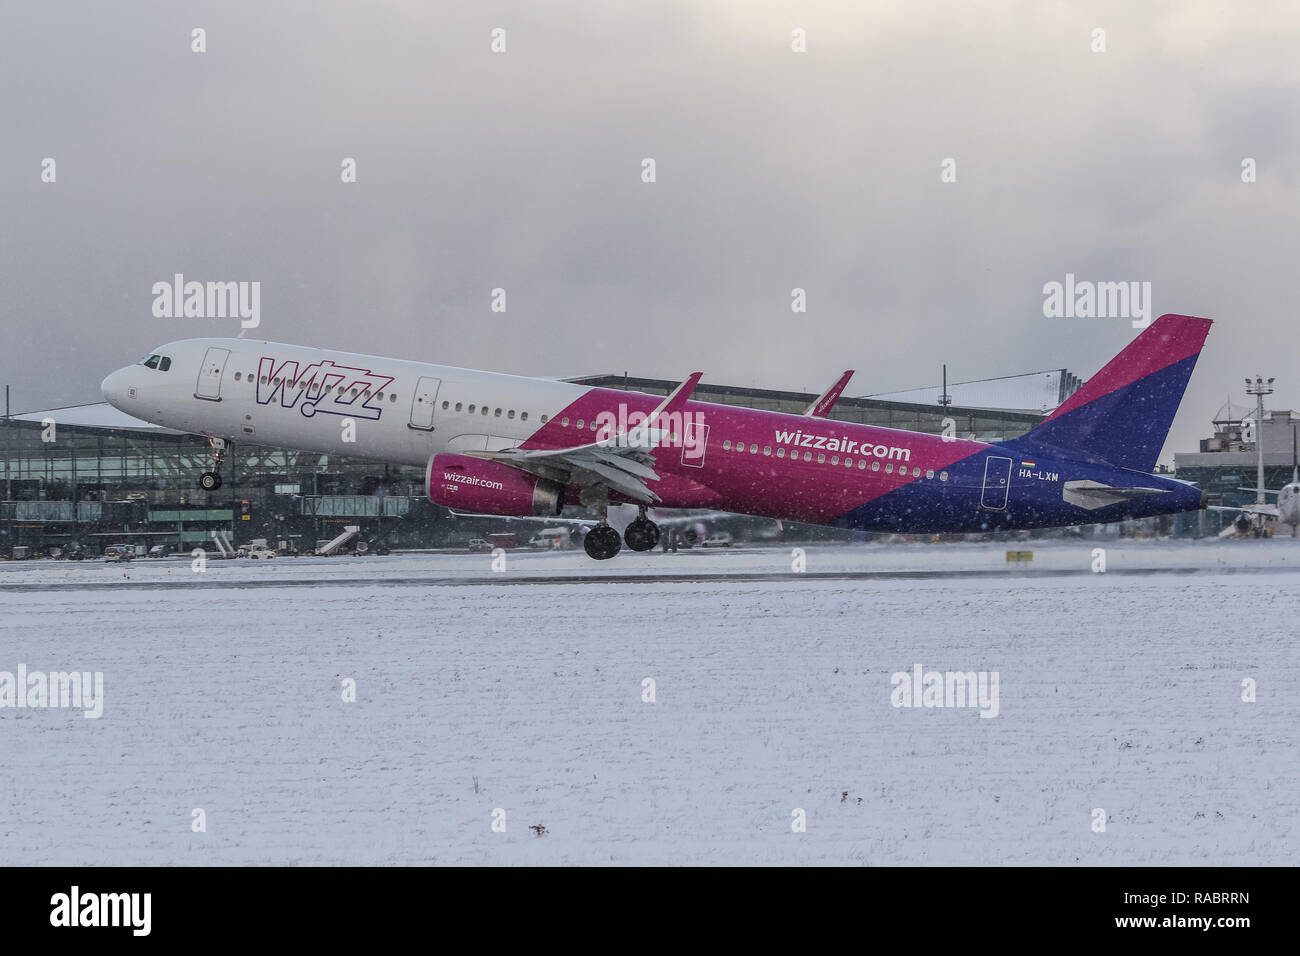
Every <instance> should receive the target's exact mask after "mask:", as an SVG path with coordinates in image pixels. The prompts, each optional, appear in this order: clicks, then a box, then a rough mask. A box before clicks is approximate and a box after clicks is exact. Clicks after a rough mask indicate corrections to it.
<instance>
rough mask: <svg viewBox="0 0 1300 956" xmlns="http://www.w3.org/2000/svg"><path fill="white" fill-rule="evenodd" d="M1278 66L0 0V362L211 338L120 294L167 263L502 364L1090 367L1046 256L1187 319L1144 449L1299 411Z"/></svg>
mask: <svg viewBox="0 0 1300 956" xmlns="http://www.w3.org/2000/svg"><path fill="white" fill-rule="evenodd" d="M196 27H201V28H203V29H204V30H205V31H206V44H207V52H206V53H201V54H200V53H194V52H192V50H191V44H192V39H191V31H192V30H193V29H194V28H196ZM498 27H499V28H502V29H504V30H505V39H506V52H505V53H493V52H492V50H491V43H492V36H491V31H492V30H493V29H494V28H498ZM796 28H798V29H802V30H804V31H806V46H807V51H806V52H804V53H795V52H792V50H791V45H792V31H793V30H795V29H796ZM1098 28H1100V29H1102V30H1104V31H1105V37H1104V39H1105V52H1094V51H1093V47H1094V46H1095V45H1096V42H1097V41H1096V35H1095V34H1094V31H1095V30H1097V29H1098ZM1297 50H1300V7H1297V6H1296V5H1295V4H1292V3H1276V4H1269V3H1249V4H1242V3H1231V2H1229V3H1189V2H1170V3H1146V2H1144V3H1132V2H1117V3H1068V4H1050V3H1042V2H1024V3H1012V2H989V3H961V4H957V3H914V2H900V3H896V4H890V3H880V2H871V3H829V2H808V3H761V2H752V0H733V2H720V0H709V2H703V0H701V2H695V3H668V2H620V3H611V2H591V3H576V2H572V3H566V2H547V3H535V2H534V3H517V4H507V3H483V2H476V3H463V2H447V3H443V2H388V3H379V2H368V3H360V2H357V3H316V2H311V3H308V2H302V3H290V2H282V0H278V2H273V3H266V2H230V0H222V2H219V3H215V2H214V3H176V2H157V3H140V2H126V0H118V2H87V3H47V2H12V0H11V2H6V3H4V4H3V5H0V290H2V292H3V308H4V314H3V320H2V322H3V325H2V329H3V348H2V349H0V381H3V382H8V383H10V384H11V385H12V386H13V393H14V397H13V406H14V410H15V411H22V410H29V409H37V408H42V407H50V406H54V405H63V404H71V403H75V402H83V401H93V400H98V398H99V388H98V386H99V381H100V379H101V378H103V376H104V375H105V374H106V373H107V372H108V371H110V370H111V369H113V368H116V367H118V366H120V365H123V364H126V363H128V362H130V361H134V360H135V359H137V358H139V357H140V356H141V355H143V354H145V353H147V352H148V351H149V350H150V348H151V347H152V346H154V345H157V344H159V343H161V342H164V341H168V340H172V339H178V338H187V337H192V336H200V335H234V334H237V333H238V331H239V323H238V321H237V320H234V319H198V318H189V319H185V318H181V319H160V318H155V317H154V315H153V314H152V306H153V294H152V292H151V288H152V286H153V284H154V283H155V282H157V281H160V280H170V279H171V277H172V276H173V274H174V273H178V272H179V273H183V274H184V275H185V277H186V278H187V279H195V280H199V281H208V280H244V281H253V280H256V281H259V282H261V288H262V293H261V327H260V328H259V329H258V330H256V331H255V332H250V333H249V334H250V335H256V336H257V337H259V338H269V339H273V340H277V341H285V342H297V343H303V344H310V345H319V346H327V347H332V348H339V349H346V350H356V351H365V352H374V353H380V354H388V355H396V356H402V357H411V358H418V359H423V360H426V361H429V362H436V363H443V364H450V365H462V366H469V367H475V368H485V369H491V370H499V371H507V372H514V373H520V374H530V375H546V376H567V375H577V374H584V373H595V372H622V371H624V370H626V371H629V372H630V373H632V374H634V375H637V374H640V375H650V376H656V377H663V378H674V379H680V378H682V377H684V376H685V375H686V374H687V373H688V372H690V371H692V370H694V369H703V370H704V371H705V378H706V381H713V382H723V383H732V384H744V385H761V386H767V387H773V388H806V389H809V390H814V391H819V390H820V389H821V388H822V387H824V386H825V385H826V384H828V383H829V382H830V381H831V380H832V379H833V378H834V376H835V375H836V374H837V373H838V372H839V371H840V370H841V369H843V368H845V367H854V368H856V369H857V370H858V374H857V377H856V379H855V381H854V382H853V384H852V385H851V386H850V388H849V394H864V393H868V392H881V391H887V390H893V389H900V388H907V387H909V386H915V385H925V384H930V383H932V382H934V381H936V380H937V378H938V369H939V365H940V363H942V362H947V363H948V365H949V374H950V376H952V377H953V378H954V379H961V380H965V379H974V378H984V377H988V376H994V375H1004V374H1012V373H1016V372H1022V371H1031V370H1037V369H1044V368H1058V367H1062V366H1065V367H1068V368H1070V369H1071V370H1072V371H1074V372H1076V373H1078V374H1080V375H1082V376H1084V377H1086V376H1088V375H1091V374H1092V373H1093V372H1095V371H1096V370H1097V369H1098V368H1099V367H1100V366H1101V365H1103V364H1104V363H1105V362H1106V361H1107V360H1108V359H1109V358H1110V357H1111V356H1112V355H1113V354H1114V353H1115V352H1117V351H1118V350H1119V349H1121V348H1122V347H1123V346H1124V345H1125V343H1127V342H1128V341H1129V340H1130V339H1131V338H1132V337H1133V336H1134V335H1135V334H1136V331H1135V330H1134V329H1133V328H1132V325H1131V322H1130V321H1129V320H1128V319H1126V318H1089V319H1078V318H1076V319H1051V318H1046V317H1044V315H1043V302H1044V295H1043V286H1044V283H1047V282H1051V281H1063V280H1064V278H1065V275H1066V273H1073V274H1075V275H1076V276H1077V277H1078V278H1079V279H1087V280H1094V281H1128V280H1134V281H1147V282H1150V283H1152V290H1153V299H1154V310H1155V311H1154V314H1156V315H1159V314H1160V313H1163V312H1183V313H1188V314H1193V315H1203V316H1209V317H1211V318H1215V319H1217V320H1218V324H1217V325H1216V326H1215V329H1214V331H1213V332H1212V334H1211V338H1210V340H1209V344H1208V346H1207V348H1206V351H1205V352H1204V353H1203V356H1202V359H1201V362H1200V364H1199V366H1198V368H1197V371H1196V374H1195V375H1194V376H1193V379H1192V384H1191V388H1190V391H1189V393H1188V396H1187V398H1186V399H1185V401H1184V404H1183V408H1182V411H1181V412H1180V414H1179V417H1178V420H1177V422H1176V424H1175V430H1174V433H1173V436H1172V438H1171V441H1170V443H1169V444H1168V445H1166V449H1165V455H1166V458H1167V457H1169V456H1170V455H1171V454H1172V452H1173V451H1174V450H1175V449H1180V450H1185V449H1189V448H1194V447H1195V442H1196V440H1197V439H1198V438H1200V437H1203V436H1204V435H1206V434H1208V422H1209V420H1210V418H1211V416H1212V414H1213V413H1214V411H1215V410H1216V409H1217V408H1218V406H1219V405H1220V404H1222V402H1223V401H1224V400H1225V399H1226V398H1228V397H1229V396H1231V397H1232V398H1233V400H1234V401H1236V402H1238V403H1244V402H1245V395H1244V393H1243V378H1244V376H1245V375H1247V374H1249V373H1254V372H1257V371H1258V372H1262V373H1263V374H1265V375H1275V376H1277V378H1278V379H1279V382H1278V386H1279V387H1278V392H1277V394H1276V395H1275V396H1274V397H1273V401H1271V402H1270V405H1271V406H1273V407H1289V406H1296V405H1300V367H1297V365H1298V363H1297V361H1296V354H1297V350H1296V345H1297V331H1296V327H1297V314H1296V312H1297V310H1296V294H1295V290H1293V289H1292V288H1291V284H1292V283H1293V282H1295V281H1296V279H1297V275H1300V239H1297V232H1298V230H1300V132H1298V129H1300V127H1298V125H1297V124H1298V121H1300V82H1298V80H1300V55H1297V52H1296V51H1297ZM46 157H51V158H53V159H54V160H55V162H56V167H55V169H56V174H57V179H56V181H55V182H54V183H44V182H42V181H41V173H42V160H43V159H45V158H46ZM345 157H353V158H355V160H356V163H357V182H356V183H348V184H345V183H343V182H341V176H340V170H341V163H342V161H343V159H344V158H345ZM647 157H649V158H653V159H654V160H655V164H656V176H657V181H656V182H654V183H652V184H647V183H644V182H642V160H643V159H645V158H647ZM1248 157H1249V158H1251V159H1253V160H1254V161H1255V164H1256V170H1257V181H1256V182H1253V183H1244V182H1243V181H1242V162H1243V160H1244V159H1246V158H1248ZM946 158H952V159H954V160H955V162H956V182H942V181H941V171H942V170H941V164H942V163H943V161H944V160H945V159H946ZM498 287H500V288H504V289H505V290H506V304H507V311H506V312H505V313H504V314H500V313H493V312H492V311H491V309H490V305H491V295H492V290H493V289H494V288H498ZM795 287H800V288H803V289H805V290H806V294H807V312H806V313H805V314H795V313H792V311H791V290H792V289H793V288H795Z"/></svg>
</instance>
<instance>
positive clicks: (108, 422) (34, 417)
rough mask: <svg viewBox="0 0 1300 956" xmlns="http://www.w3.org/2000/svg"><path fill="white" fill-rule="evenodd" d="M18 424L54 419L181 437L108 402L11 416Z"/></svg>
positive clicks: (89, 426) (70, 423) (68, 423)
mask: <svg viewBox="0 0 1300 956" xmlns="http://www.w3.org/2000/svg"><path fill="white" fill-rule="evenodd" d="M11 417H12V418H13V420H14V421H16V422H38V423H39V422H42V421H44V420H45V419H47V418H52V419H54V421H55V424H58V425H72V426H80V427H83V428H120V429H126V430H128V431H148V432H154V433H156V434H160V435H180V434H182V433H181V432H178V431H176V430H175V429H171V428H163V427H162V426H161V425H155V424H153V423H152V422H146V421H144V420H143V419H139V418H134V417H132V416H130V415H128V414H127V413H126V412H124V411H121V410H120V409H117V408H114V407H113V406H112V405H110V404H108V402H90V403H88V404H86V405H64V406H63V407H62V408H47V409H45V410H43V411H38V412H23V413H22V414H20V415H13V416H11Z"/></svg>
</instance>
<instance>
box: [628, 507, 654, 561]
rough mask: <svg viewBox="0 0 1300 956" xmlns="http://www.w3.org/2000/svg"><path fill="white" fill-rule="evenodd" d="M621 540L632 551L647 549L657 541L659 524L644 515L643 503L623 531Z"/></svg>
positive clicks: (652, 546)
mask: <svg viewBox="0 0 1300 956" xmlns="http://www.w3.org/2000/svg"><path fill="white" fill-rule="evenodd" d="M623 540H624V541H626V542H627V546H628V547H629V548H631V549H632V550H633V551H649V550H651V549H652V548H654V546H655V545H657V544H658V543H659V526H658V525H657V524H655V523H654V522H653V521H651V520H650V519H649V518H647V517H646V516H645V505H642V506H641V513H640V514H639V515H637V517H636V520H634V521H633V522H632V523H631V524H630V525H628V526H627V530H626V531H624V532H623Z"/></svg>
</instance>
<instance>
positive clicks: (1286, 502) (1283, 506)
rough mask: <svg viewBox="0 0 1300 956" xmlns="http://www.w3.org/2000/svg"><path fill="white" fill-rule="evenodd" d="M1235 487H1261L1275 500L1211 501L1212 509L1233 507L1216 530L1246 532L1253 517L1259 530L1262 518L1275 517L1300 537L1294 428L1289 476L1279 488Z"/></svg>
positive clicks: (1298, 459)
mask: <svg viewBox="0 0 1300 956" xmlns="http://www.w3.org/2000/svg"><path fill="white" fill-rule="evenodd" d="M1237 490H1238V491H1255V492H1260V491H1262V494H1261V497H1262V496H1263V495H1277V504H1275V505H1270V504H1253V505H1241V506H1238V507H1233V506H1232V505H1210V510H1212V511H1236V512H1237V513H1238V515H1237V519H1236V520H1235V521H1234V522H1233V523H1232V524H1230V525H1229V526H1228V527H1226V528H1224V529H1223V531H1221V532H1220V533H1219V537H1221V538H1222V537H1227V536H1229V535H1231V534H1233V533H1236V534H1248V533H1249V532H1250V529H1251V527H1252V526H1253V525H1254V524H1255V522H1256V520H1257V519H1258V521H1259V529H1258V530H1259V531H1260V532H1261V533H1262V529H1263V525H1264V522H1265V521H1269V520H1273V521H1278V522H1280V523H1282V524H1284V525H1288V526H1289V527H1290V528H1291V537H1293V538H1295V537H1300V453H1297V446H1296V430H1295V428H1292V429H1291V480H1290V481H1289V482H1287V483H1286V484H1285V485H1283V486H1282V487H1281V488H1263V489H1258V488H1239V489H1237Z"/></svg>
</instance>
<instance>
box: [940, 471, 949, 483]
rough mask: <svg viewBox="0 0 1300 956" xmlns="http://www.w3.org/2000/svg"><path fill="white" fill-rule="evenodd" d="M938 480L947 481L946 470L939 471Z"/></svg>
mask: <svg viewBox="0 0 1300 956" xmlns="http://www.w3.org/2000/svg"><path fill="white" fill-rule="evenodd" d="M939 480H940V481H947V480H948V473H947V472H946V471H941V472H939Z"/></svg>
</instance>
